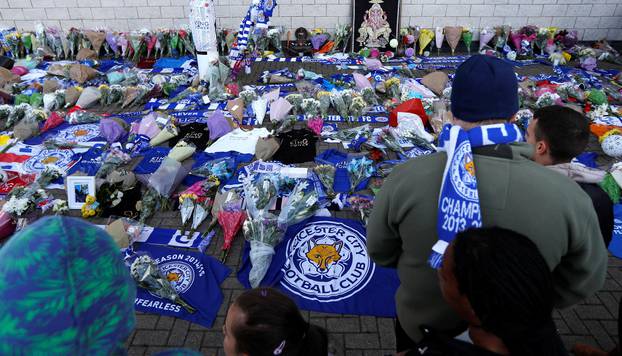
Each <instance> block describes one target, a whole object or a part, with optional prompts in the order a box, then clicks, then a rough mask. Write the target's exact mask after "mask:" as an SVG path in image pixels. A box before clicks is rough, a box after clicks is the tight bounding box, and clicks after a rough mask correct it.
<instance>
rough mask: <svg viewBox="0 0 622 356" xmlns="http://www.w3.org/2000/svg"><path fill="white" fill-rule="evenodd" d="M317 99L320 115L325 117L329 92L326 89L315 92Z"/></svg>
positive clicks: (329, 101) (328, 107)
mask: <svg viewBox="0 0 622 356" xmlns="http://www.w3.org/2000/svg"><path fill="white" fill-rule="evenodd" d="M317 100H318V101H319V103H320V115H322V117H323V118H326V117H327V116H328V109H330V103H331V94H330V93H329V92H327V91H319V92H318V93H317Z"/></svg>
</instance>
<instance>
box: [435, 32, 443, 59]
mask: <svg viewBox="0 0 622 356" xmlns="http://www.w3.org/2000/svg"><path fill="white" fill-rule="evenodd" d="M444 39H445V32H444V31H443V28H442V27H436V29H435V31H434V42H435V44H436V54H437V55H438V56H440V55H441V47H443V40H444Z"/></svg>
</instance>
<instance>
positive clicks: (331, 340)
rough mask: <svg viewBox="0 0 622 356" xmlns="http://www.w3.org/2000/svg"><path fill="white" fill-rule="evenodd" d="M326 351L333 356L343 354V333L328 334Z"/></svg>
mask: <svg viewBox="0 0 622 356" xmlns="http://www.w3.org/2000/svg"><path fill="white" fill-rule="evenodd" d="M328 351H329V352H332V353H333V354H334V355H335V356H343V355H344V354H345V344H344V342H343V334H337V333H330V332H329V334H328Z"/></svg>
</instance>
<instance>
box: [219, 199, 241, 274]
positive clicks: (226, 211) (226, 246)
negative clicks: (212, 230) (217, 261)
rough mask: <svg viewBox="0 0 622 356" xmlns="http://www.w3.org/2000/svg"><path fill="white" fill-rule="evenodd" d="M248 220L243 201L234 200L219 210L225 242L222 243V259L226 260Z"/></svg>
mask: <svg viewBox="0 0 622 356" xmlns="http://www.w3.org/2000/svg"><path fill="white" fill-rule="evenodd" d="M244 220H246V213H245V212H244V211H243V210H242V207H241V202H240V201H237V200H233V201H230V202H227V203H225V204H223V206H222V208H221V209H220V211H219V212H218V224H219V225H220V227H221V228H222V231H223V235H224V242H223V244H222V256H221V261H222V262H224V261H225V260H226V258H227V255H228V254H229V250H230V249H231V245H232V244H233V239H234V238H235V235H237V233H238V231H240V228H241V227H242V223H244Z"/></svg>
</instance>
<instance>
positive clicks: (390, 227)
mask: <svg viewBox="0 0 622 356" xmlns="http://www.w3.org/2000/svg"><path fill="white" fill-rule="evenodd" d="M393 187H394V185H393V184H392V182H390V177H389V178H388V179H387V180H385V182H384V184H383V186H382V189H381V190H380V192H379V193H378V195H377V196H376V199H375V200H374V209H373V211H372V213H371V216H370V217H369V221H368V223H367V251H368V253H369V256H370V257H371V259H372V260H373V261H374V262H375V263H377V264H378V265H380V266H385V267H396V266H397V261H398V260H399V257H400V255H401V253H402V240H401V238H400V235H399V231H398V229H397V225H398V224H396V223H394V219H395V217H394V214H392V213H391V211H392V209H395V207H394V206H392V204H396V201H394V200H393V199H392V195H393Z"/></svg>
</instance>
